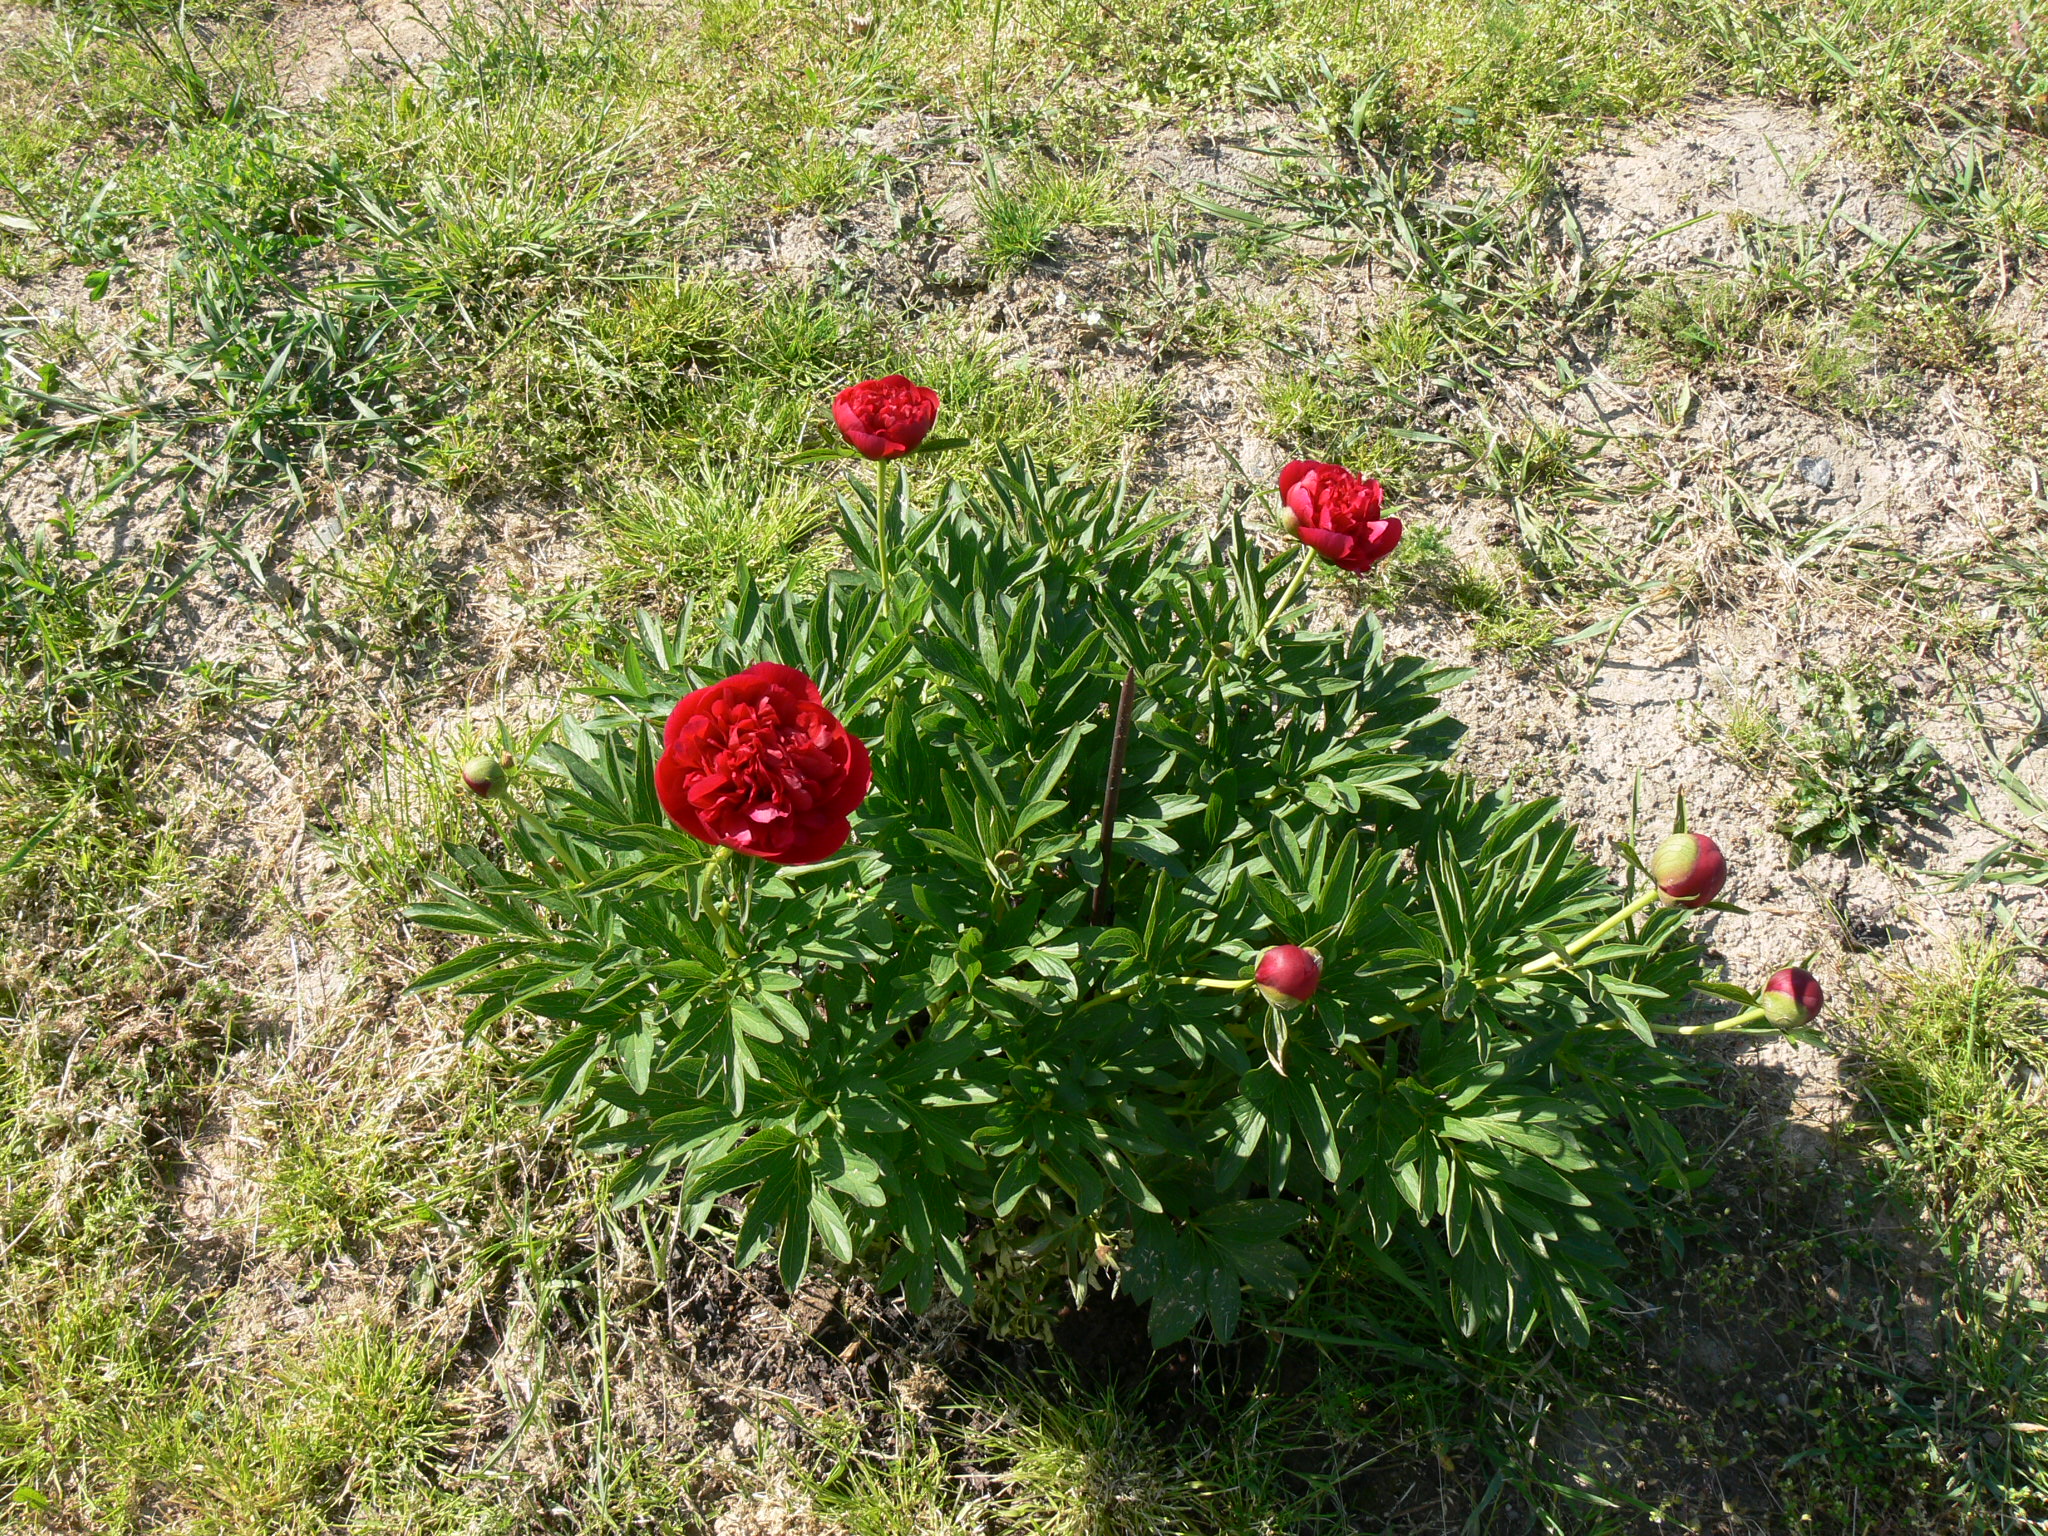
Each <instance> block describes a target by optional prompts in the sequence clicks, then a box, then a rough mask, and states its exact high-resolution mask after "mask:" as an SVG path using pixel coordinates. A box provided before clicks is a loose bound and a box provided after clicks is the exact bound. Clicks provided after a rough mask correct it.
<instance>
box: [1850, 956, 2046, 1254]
mask: <svg viewBox="0 0 2048 1536" xmlns="http://www.w3.org/2000/svg"><path fill="white" fill-rule="evenodd" d="M2018 958H2019V957H2018V956H2017V954H2016V953H2015V951H2014V950H2013V948H2012V947H2011V945H2010V943H1997V942H1993V943H1984V944H1971V945H1966V946H1964V947H1962V948H1960V949H1959V950H1957V951H1956V952H1955V953H1954V954H1953V955H1952V956H1951V957H1949V958H1948V960H1947V961H1946V963H1944V964H1940V965H1934V966H1927V967H1919V968H1914V969H1911V970H1903V971H1900V972H1898V973H1896V974H1894V975H1892V976H1891V977H1889V978H1888V979H1887V985H1886V987H1885V990H1884V992H1883V993H1882V994H1881V995H1880V996H1879V997H1875V998H1872V999H1870V1000H1868V1001H1867V1002H1866V1003H1865V1004H1864V1005H1863V1006H1862V1007H1861V1008H1859V1009H1858V1010H1857V1012H1856V1014H1855V1015H1854V1016H1853V1018H1852V1019H1851V1021H1850V1023H1849V1025H1848V1028H1849V1030H1850V1032H1851V1035H1852V1037H1853V1038H1854V1040H1855V1042H1856V1047H1857V1050H1858V1052H1859V1053H1860V1055H1861V1058H1862V1061H1861V1064H1860V1066H1859V1068H1858V1079H1859V1081H1860V1083H1861V1085H1862V1086H1863V1088H1864V1091H1865V1093H1866V1095H1867V1103H1868V1105H1869V1107H1870V1109H1871V1111H1872V1112H1873V1115H1872V1122H1873V1127H1874V1128H1875V1129H1876V1130H1877V1131H1878V1132H1879V1133H1880V1134H1881V1135H1882V1136H1883V1138H1884V1141H1885V1143H1886V1144H1887V1148H1888V1152H1889V1155H1890V1156H1891V1157H1893V1158H1895V1159H1896V1160H1897V1163H1898V1166H1899V1170H1900V1173H1901V1175H1902V1176H1903V1177H1906V1178H1909V1179H1910V1181H1911V1183H1912V1186H1913V1187H1914V1188H1915V1189H1916V1190H1917V1191H1920V1192H1922V1194H1923V1198H1926V1199H1928V1200H1930V1201H1932V1202H1933V1203H1934V1204H1935V1206H1936V1208H1937V1209H1938V1211H1939V1212H1940V1216H1941V1219H1942V1220H1943V1221H1944V1222H1945V1223H1946V1224H1949V1225H1951V1226H1952V1227H1953V1228H1954V1229H1956V1230H1958V1231H1965V1232H1969V1231H1979V1230H1985V1229H1987V1228H1994V1227H1995V1228H1997V1229H2001V1230H2003V1231H2006V1232H2009V1233H2011V1234H2013V1236H2014V1237H2016V1238H2018V1239H2019V1240H2021V1241H2031V1240H2032V1239H2033V1238H2035V1237H2036V1236H2037V1235H2038V1234H2039V1233H2040V1231H2041V1229H2042V1222H2043V1220H2044V1218H2048V1099H2044V1097H2043V1095H2042V1093H2041V1091H2040V1086H2041V1084H2042V1082H2043V1081H2044V1078H2048V1015H2044V1014H2043V1011H2042V1008H2041V999H2040V998H2039V997H2037V996H2036V995H2035V994H2034V992H2033V991H2032V990H2031V989H2030V988H2028V987H2027V986H2026V985H2025V984H2024V983H2023V982H2022V981H2021V979H2020V977H2019V975H2018V973H2017V964H2018Z"/></svg>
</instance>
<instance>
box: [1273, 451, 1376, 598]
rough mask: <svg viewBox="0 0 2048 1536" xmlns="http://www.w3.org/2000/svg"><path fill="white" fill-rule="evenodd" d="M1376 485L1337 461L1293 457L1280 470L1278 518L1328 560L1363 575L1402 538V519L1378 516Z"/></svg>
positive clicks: (1291, 531) (1374, 481) (1292, 532)
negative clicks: (1290, 462) (1292, 460)
mask: <svg viewBox="0 0 2048 1536" xmlns="http://www.w3.org/2000/svg"><path fill="white" fill-rule="evenodd" d="M1380 500H1381V497H1380V483H1379V481H1377V480H1361V479H1359V478H1358V476H1356V475H1354V474H1353V473H1351V471H1350V470H1348V469H1345V468H1344V467H1342V466H1341V465H1337V464H1319V463H1317V462H1316V461H1315V460H1313V459H1296V460H1295V461H1294V462H1293V463H1292V464H1290V465H1288V466H1287V467H1286V468H1285V469H1283V470H1281V471H1280V521H1281V523H1282V524H1284V525H1285V526H1286V529H1287V531H1288V532H1289V533H1291V534H1293V535H1294V536H1295V537H1296V538H1297V539H1299V540H1301V542H1302V543H1304V544H1306V545H1307V546H1308V547H1309V548H1310V549H1312V550H1314V551H1315V552H1316V553H1317V554H1319V555H1321V556H1322V557H1323V558H1324V559H1325V560H1327V561H1329V562H1330V564H1332V565H1335V566H1340V567H1342V568H1343V569H1344V570H1347V571H1355V572H1357V573H1358V574H1359V575H1361V576H1363V575H1364V574H1365V573H1366V572H1367V571H1369V570H1371V569H1372V568H1373V567H1374V566H1376V565H1378V564H1379V563H1380V562H1381V561H1382V560H1384V559H1386V558H1387V556H1389V555H1391V554H1392V553H1393V552H1394V546H1395V545H1396V544H1399V543H1400V542H1401V519H1399V518H1398V517H1381V516H1380Z"/></svg>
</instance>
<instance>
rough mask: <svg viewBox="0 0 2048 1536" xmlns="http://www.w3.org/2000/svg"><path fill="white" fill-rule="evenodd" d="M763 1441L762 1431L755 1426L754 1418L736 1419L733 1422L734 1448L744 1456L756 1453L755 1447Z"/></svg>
mask: <svg viewBox="0 0 2048 1536" xmlns="http://www.w3.org/2000/svg"><path fill="white" fill-rule="evenodd" d="M760 1443H761V1431H760V1430H758V1429H756V1428H755V1427H754V1421H753V1420H752V1419H734V1420H733V1423H732V1448H733V1449H734V1450H736V1451H738V1452H739V1453H740V1454H741V1455H742V1456H751V1455H753V1454H754V1447H756V1446H757V1445H759V1444H760Z"/></svg>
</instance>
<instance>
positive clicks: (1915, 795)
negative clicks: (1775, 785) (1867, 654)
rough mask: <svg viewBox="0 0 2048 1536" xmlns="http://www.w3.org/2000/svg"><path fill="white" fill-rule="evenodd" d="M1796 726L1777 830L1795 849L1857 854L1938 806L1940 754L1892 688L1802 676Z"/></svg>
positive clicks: (1894, 839) (1891, 842)
mask: <svg viewBox="0 0 2048 1536" xmlns="http://www.w3.org/2000/svg"><path fill="white" fill-rule="evenodd" d="M1803 687H1804V692H1805V699H1804V702H1803V705H1802V714H1803V717H1804V719H1803V723H1802V724H1801V725H1800V726H1799V727H1798V728H1796V729H1794V730H1793V731H1791V732H1790V733H1788V735H1787V738H1786V742H1785V749H1786V752H1787V754H1788V758H1789V761H1790V763H1791V766H1792V783H1791V787H1790V789H1789V790H1788V791H1787V797H1786V806H1785V815H1784V818H1783V819H1782V820H1781V821H1780V822H1779V824H1778V831H1779V833H1780V835H1781V836H1783V837H1784V838H1785V839H1786V840H1787V841H1788V842H1790V843H1791V844H1792V845H1793V846H1794V847H1795V848H1797V849H1800V850H1804V851H1810V850H1813V849H1825V850H1827V851H1829V852H1834V853H1840V852H1846V851H1847V850H1849V849H1852V848H1853V849H1855V850H1856V851H1858V852H1859V853H1861V852H1868V851H1872V850H1875V849H1878V848H1886V847H1891V846H1895V845H1896V844H1898V843H1899V842H1900V841H1902V840H1903V839H1904V838H1905V837H1906V835H1907V834H1908V833H1909V832H1910V831H1911V830H1912V829H1914V828H1915V827H1917V826H1919V825H1921V824H1924V823H1925V822H1928V821H1930V820H1932V819H1933V817H1934V816H1935V814H1936V812H1937V810H1938V809H1939V806H1940V800H1941V795H1940V790H1939V788H1938V785H1939V783H1940V781H1941V778H1942V776H1943V773H1944V770H1943V767H1942V762H1941V757H1940V755H1939V754H1938V753H1937V752H1936V751H1935V749H1934V745H1933V743H1931V742H1929V741H1928V740H1927V739H1926V738H1925V737H1923V736H1921V735H1920V734H1919V733H1917V732H1916V731H1914V729H1913V728H1912V726H1911V725H1910V724H1909V723H1908V722H1907V721H1906V720H1905V718H1904V717H1903V716H1902V715H1901V714H1900V713H1899V709H1898V702H1897V699H1896V698H1895V696H1894V695H1893V694H1892V692H1891V690H1890V689H1888V688H1885V687H1883V686H1882V685H1880V684H1877V683H1874V682H1870V681H1857V680H1854V679H1852V678H1850V677H1847V676H1843V675H1840V674H1834V675H1828V674H1809V675H1808V676H1807V677H1806V679H1805V680H1804V684H1803Z"/></svg>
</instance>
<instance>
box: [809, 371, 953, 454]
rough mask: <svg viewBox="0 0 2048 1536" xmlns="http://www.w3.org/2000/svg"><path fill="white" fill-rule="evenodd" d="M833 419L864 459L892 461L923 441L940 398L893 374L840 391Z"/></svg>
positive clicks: (919, 385) (833, 402)
mask: <svg viewBox="0 0 2048 1536" xmlns="http://www.w3.org/2000/svg"><path fill="white" fill-rule="evenodd" d="M832 419H833V421H835V422H837V423H838V424H839V433H840V436H842V437H844V438H845V439H846V440H847V442H849V443H851V444H852V445H853V447H854V449H855V451H856V452H858V453H859V454H860V455H861V456H862V457H863V458H869V459H893V458H896V457H897V456H899V455H901V454H906V453H908V452H910V450H911V449H913V448H915V447H916V446H917V445H918V444H919V443H921V442H923V441H924V439H925V434H926V433H927V432H929V431H931V429H932V423H933V422H935V421H937V420H938V419H939V397H938V394H937V392H936V391H933V390H929V389H926V388H925V387H924V386H923V385H922V384H913V383H911V382H910V380H908V379H906V378H905V377H903V375H902V374H900V373H892V374H890V375H889V376H888V377H887V378H886V379H863V380H862V381H861V382H860V383H858V384H849V385H848V386H847V387H846V388H844V389H842V390H841V391H839V393H838V395H837V396H835V397H834V398H833V401H832Z"/></svg>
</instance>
